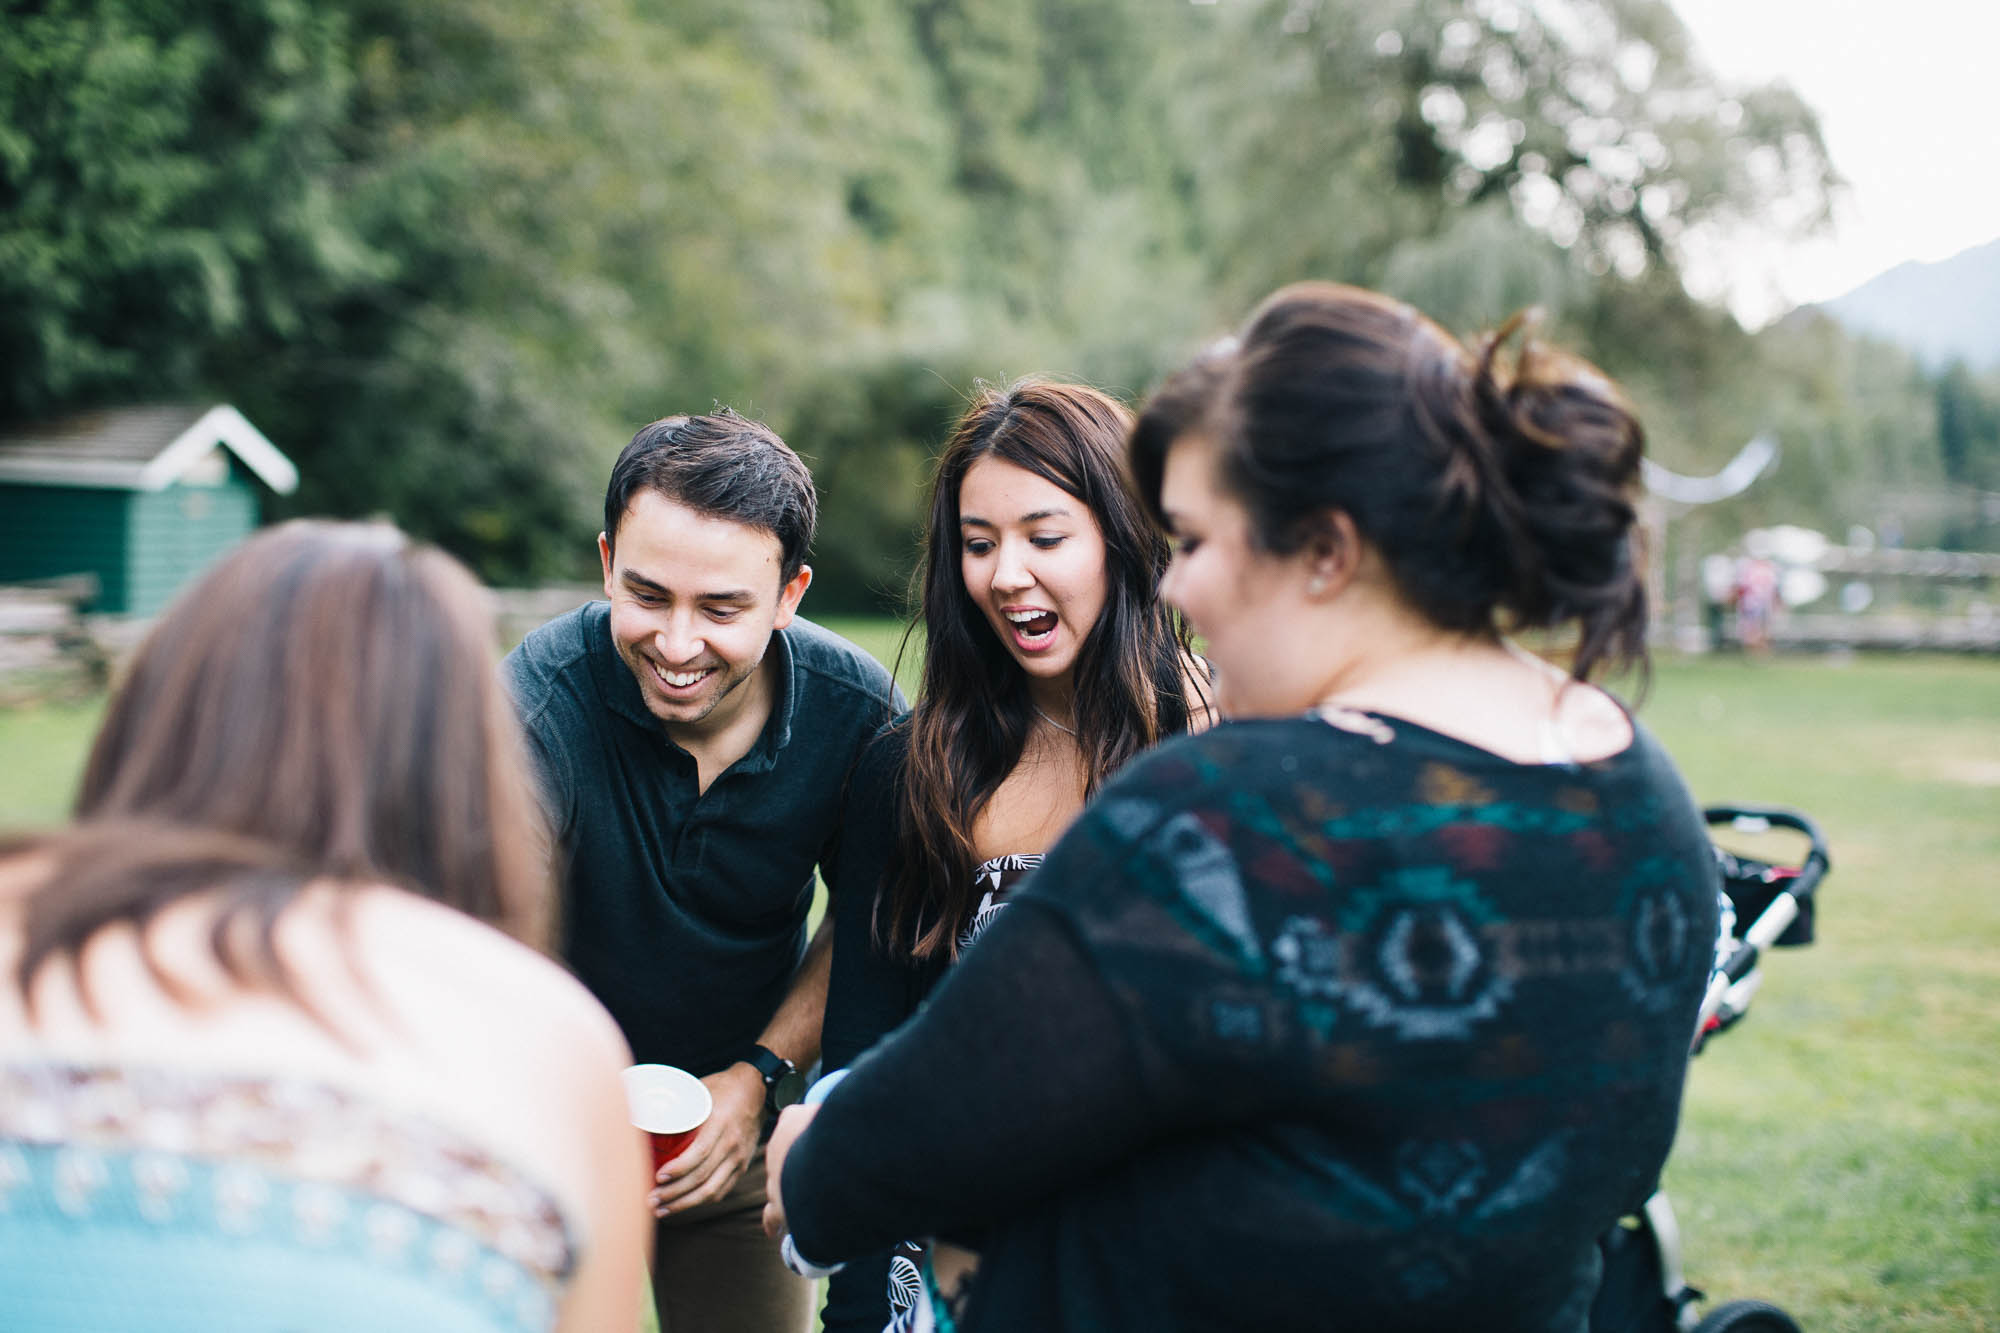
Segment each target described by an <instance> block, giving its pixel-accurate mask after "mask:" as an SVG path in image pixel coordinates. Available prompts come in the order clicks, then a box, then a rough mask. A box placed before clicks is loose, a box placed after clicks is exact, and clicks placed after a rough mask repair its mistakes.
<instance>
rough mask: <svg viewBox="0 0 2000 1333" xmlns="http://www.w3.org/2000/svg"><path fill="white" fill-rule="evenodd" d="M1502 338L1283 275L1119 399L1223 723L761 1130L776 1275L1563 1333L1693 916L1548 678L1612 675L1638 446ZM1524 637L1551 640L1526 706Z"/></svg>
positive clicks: (1605, 734) (1672, 860)
mask: <svg viewBox="0 0 2000 1333" xmlns="http://www.w3.org/2000/svg"><path fill="white" fill-rule="evenodd" d="M1518 333H1519V326H1518V321H1517V322H1515V323H1513V324H1510V325H1509V326H1508V327H1507V328H1506V329H1504V330H1503V331H1502V333H1501V334H1499V335H1495V336H1493V337H1489V338H1487V339H1484V340H1482V341H1480V342H1479V343H1478V344H1476V345H1475V347H1474V348H1472V349H1470V350H1468V349H1467V348H1465V347H1463V346H1461V345H1460V344H1459V343H1458V342H1457V341H1455V340H1454V339H1452V338H1451V337H1450V336H1449V335H1447V334H1446V333H1444V332H1443V331H1442V330H1440V329H1439V328H1437V327H1436V326H1435V325H1434V324H1432V323H1431V322H1430V321H1429V320H1427V319H1425V318H1424V317H1423V316H1421V315H1419V314H1418V313H1416V312H1415V311H1413V310H1411V309H1410V308H1409V307H1407V306H1404V305H1402V304H1400V303H1398V302H1395V301H1393V300H1390V299H1388V298H1386V297H1383V296H1380V295H1378V294H1375V293H1372V292H1366V291H1361V290H1357V289H1355V288H1350V287H1339V286H1332V285H1325V284H1305V285H1300V286H1294V287H1288V288H1285V289H1284V290H1282V291H1279V292H1278V293H1276V294H1275V295H1273V296H1272V297H1270V298H1269V299H1268V300H1266V301H1265V302H1264V303H1263V305H1261V306H1260V307H1259V308H1258V309H1257V311H1256V312H1255V313H1254V314H1253V315H1252V316H1251V317H1250V320H1249V321H1248V323H1247V324H1246V325H1245V327H1244V329H1243V331H1242V333H1241V335H1240V336H1239V337H1237V338H1235V339H1232V340H1229V341H1226V342H1224V343H1220V344H1218V345H1216V346H1215V347H1214V348H1213V349H1211V350H1210V351H1209V352H1208V353H1207V354H1205V355H1204V356H1202V357H1201V358H1199V359H1198V360H1197V361H1196V362H1195V363H1194V364H1192V365H1191V366H1189V367H1188V368H1186V369H1185V370H1183V371H1181V372H1180V373H1178V374H1176V375H1175V376H1173V377H1172V378H1171V379H1169V380H1168V381H1167V383H1166V384H1165V385H1164V386H1163V387H1162V388H1161V389H1160V390H1159V391H1158V392H1157V393H1156V394H1155V395H1154V397H1153V399H1152V401H1151V402H1150V403H1149V404H1148V405H1147V407H1146V408H1145V410H1144V411H1143V412H1142V413H1141V415H1140V418H1139V421H1138V424H1137V426H1136V428H1135V430H1134V432H1133V437H1132V441H1131V448H1130V459H1131V465H1132V473H1133V475H1134V477H1135V479H1136V481H1137V483H1138V489H1139V491H1140V494H1141V495H1142V496H1143V497H1144V498H1145V500H1146V502H1147V503H1148V504H1149V505H1150V506H1151V507H1152V508H1153V510H1154V512H1155V513H1156V514H1157V515H1158V517H1159V518H1160V519H1161V520H1162V521H1163V523H1164V524H1165V525H1166V527H1167V529H1168V531H1169V532H1170V533H1171V534H1172V537H1173V541H1174V548H1175V551H1174V559H1173V565H1172V568H1171V570H1170V572H1169V574H1168V576H1167V579H1166V582H1165V585H1164V590H1163V591H1164V595H1165V597H1166V598H1167V599H1168V600H1169V601H1171V602H1173V603H1175V604H1176V605H1178V606H1179V607H1180V608H1181V609H1182V610H1183V611H1184V612H1185V613H1186V614H1187V615H1188V617H1189V618H1190V620H1191V621H1192V623H1193V626H1194V628H1195V630H1196V631H1197V632H1198V633H1199V634H1201V635H1202V636H1203V639H1204V640H1205V649H1206V652H1207V653H1208V655H1209V657H1210V659H1211V660H1212V661H1213V663H1214V664H1215V667H1216V669H1217V683H1218V689H1219V702H1220V704H1221V707H1222V709H1223V711H1224V713H1225V715H1226V716H1228V717H1230V718H1232V719H1235V720H1233V721H1230V722H1227V723H1224V724H1222V725H1219V726H1217V727H1215V728H1213V729H1211V730H1209V731H1207V732H1205V733H1203V734H1201V735H1198V736H1190V737H1186V738H1183V739H1180V740H1176V741H1171V742H1169V743H1167V744H1165V745H1163V746H1161V747H1160V748H1159V749H1158V750H1156V751H1154V752H1153V753H1151V754H1149V755H1146V756H1144V757H1142V758H1140V759H1139V760H1138V761H1136V762H1135V763H1133V764H1132V765H1131V766H1130V767H1128V768H1127V769H1125V770H1124V771H1123V772H1122V773H1121V774H1119V775H1118V776H1117V777H1116V778H1114V779H1113V780H1111V781H1110V782H1108V783H1106V784H1105V786H1104V788H1103V790H1102V791H1101V792H1099V793H1098V795H1097V797H1096V799H1095V800H1094V801H1093V802H1092V803H1091V805H1090V806H1089V808H1088V809H1087V810H1086V811H1085V812H1084V814H1083V816H1082V817H1081V818H1080V819H1079V820H1078V821H1077V822H1076V823H1075V824H1074V825H1073V826H1072V827H1071V829H1070V831H1069V832H1068V833H1067V834H1065V835H1064V837H1063V839H1062V841H1061V842H1060V843H1058V844H1057V846H1056V847H1055V848H1054V849H1053V850H1052V851H1051V852H1050V854H1049V856H1048V859H1047V860H1046V861H1045V862H1044V864H1043V866H1042V868H1041V871H1040V873H1039V874H1038V875H1037V877H1036V878H1035V880H1034V881H1033V882H1032V883H1031V884H1029V885H1028V886H1027V887H1026V888H1025V889H1024V890H1023V891H1022V892H1021V893H1020V894H1019V895H1017V896H1016V898H1015V900H1014V904H1013V905H1012V906H1011V907H1010V908H1009V909H1008V912H1007V914H1006V916H1005V918H1004V919H1002V920H1001V921H999V922H997V923H996V924H995V925H994V927H993V928H992V929H991V930H990V931H988V932H987V934H986V936H985V938H984V939H982V941H981V943H980V946H979V948H978V949H977V950H975V951H973V952H972V953H971V954H969V955H968V956H967V957H966V959H965V960H964V962H963V963H962V964H960V966H958V967H957V968H955V969H954V971H953V974H952V975H951V976H949V977H948V978H946V980H945V981H944V983H943V984H942V985H941V986H940V987H939V988H938V990H937V992H936V993H935V994H934V995H933V996H932V997H931V1000H930V1004H929V1006H928V1008H927V1009H926V1010H925V1012H924V1013H922V1014H921V1015H920V1016H919V1017H918V1018H917V1020H916V1021H915V1022H913V1023H911V1024H910V1025H908V1026H907V1027H905V1028H903V1029H902V1030H901V1031H899V1032H897V1033H896V1034H895V1035H894V1036H892V1037H891V1038H890V1039H889V1040H888V1041H887V1042H885V1043H884V1044H883V1045H882V1046H881V1047H880V1048H879V1049H878V1050H877V1051H876V1052H875V1053H874V1054H872V1055H871V1056H870V1057H869V1058H868V1060H866V1061H864V1062H863V1063H862V1064H861V1065H860V1066H858V1067H857V1068H856V1069H855V1070H854V1072H853V1074H852V1076H851V1077H849V1078H848V1079H847V1080H846V1081H845V1082H843V1083H842V1084H841V1085H840V1086H839V1087H837V1088H835V1089H834V1090H833V1091H832V1094H831V1095H830V1096H829V1097H828V1098H827V1099H826V1100H825V1102H824V1104H823V1105H822V1106H819V1107H817V1108H802V1109H800V1110H797V1111H794V1112H789V1113H788V1115H789V1116H790V1119H789V1120H788V1121H785V1122H781V1124H780V1125H779V1128H778V1132H777V1136H776V1138H775V1139H774V1141H773V1143H772V1146H771V1150H770V1158H771V1163H772V1166H771V1169H770V1174H771V1180H772V1182H773V1183H772V1199H773V1205H772V1209H771V1211H770V1214H769V1217H770V1220H772V1221H774V1222H775V1221H776V1220H778V1219H779V1218H780V1217H782V1218H783V1219H784V1220H786V1221H787V1222H788V1223H789V1226H790V1229H791V1232H792V1236H793V1243H794V1244H795V1246H796V1248H797V1250H798V1251H799V1252H800V1253H801V1254H802V1255H804V1256H806V1257H807V1258H808V1259H810V1260H812V1261H813V1262H816V1263H827V1262H831V1261H835V1260H839V1259H843V1258H846V1257H849V1256H851V1255H853V1254H856V1253H860V1252H864V1251H866V1250H867V1249H868V1248H869V1247H871V1246H873V1245H877V1244H880V1243H881V1242H882V1241H883V1240H885V1239H887V1238H890V1237H894V1236H898V1235H904V1234H910V1233H924V1232H929V1233H937V1234H941V1235H944V1236H947V1237H959V1236H976V1237H977V1238H978V1240H979V1243H980V1251H981V1255H982V1263H981V1266H980V1268H979V1270H978V1272H977V1274H976V1276H975V1278H974V1280H973V1281H972V1283H971V1285H970V1289H969V1293H967V1294H966V1295H965V1298H964V1299H962V1300H960V1301H958V1302H955V1303H939V1304H938V1305H937V1307H936V1309H935V1313H936V1315H937V1316H938V1317H939V1323H940V1326H947V1325H949V1326H955V1327H957V1328H960V1329H966V1330H979V1329H1013V1328H1036V1329H1086V1328H1088V1329H1099V1330H1101V1329H1131V1330H1142V1329H1143V1330H1177V1329H1188V1330H1193V1329H1224V1328H1256V1329H1260V1330H1275V1329H1299V1330H1306V1329H1312V1330H1327V1329H1347V1328H1353V1329H1367V1330H1382V1329H1447V1328H1479V1329H1483V1330H1489V1331H1506V1330H1536V1331H1537V1333H1542V1331H1548V1333H1581V1330H1583V1329H1584V1328H1585V1326H1586V1321H1587V1318H1588V1312H1589V1307H1590V1302H1591V1298H1592V1295H1593V1294H1594V1291H1595V1288H1596V1285H1597V1280H1598V1271H1599V1265H1598V1258H1597V1249H1596V1242H1597V1238H1598V1237H1599V1235H1600V1234H1602V1233H1603V1232H1604V1231H1605V1230H1606V1229H1607V1228H1608V1227H1610V1226H1611V1225H1612V1224H1613V1223H1614V1221H1615V1220H1616V1219H1617V1218H1618V1217H1619V1216H1620V1215H1621V1214H1623V1213H1624V1212H1626V1211H1628V1210H1630V1209H1632V1208H1634V1207H1636V1206H1637V1205H1638V1204H1639V1203H1640V1202H1641V1201H1642V1200H1643V1199H1644V1198H1645V1197H1646V1195H1647V1194H1648V1193H1649V1192H1650V1190H1651V1189H1652V1187H1653V1185H1654V1183H1655V1179H1656V1177H1657V1174H1658V1172H1659V1169H1660V1167H1661V1165H1662V1163H1663V1162H1664V1161H1665V1159H1666V1155H1667V1149H1668V1147H1669V1145H1670V1143H1671V1141H1672V1138H1673V1133H1674V1127H1675V1124H1676V1121H1677V1118H1678V1114H1679V1105H1680V1096H1681V1088H1682V1083H1683V1080H1684V1078H1685V1075H1686V1068H1687V1057H1688V1045H1689V1040H1690V1037H1691V1036H1692V1033H1693V1026H1694V1018H1695V1013H1696V1009H1697V1007H1698V1005H1699V1002H1700V997H1701V992H1702V988H1703V985H1704V983H1705V981H1706V979H1707V975H1708V969H1709V964H1710V961H1711V959H1710V955H1711V953H1712V942H1713V940H1714V936H1715V924H1716V922H1715V912H1716V905H1715V904H1716V897H1715V886H1714V869H1713V860H1712V855H1711V853H1710V850H1709V843H1708V840H1707V837H1706V832H1705V829H1704V826H1703V822H1702V820H1701V817H1700V815H1699V812H1698V811H1697V810H1696V809H1695V807H1694V805H1693V803H1692V801H1691V800H1690V799H1689V797H1688V795H1687V792H1686V790H1685V788H1684V787H1683V786H1682V784H1681V782H1680V779H1679V778H1678V776H1677V775H1676V774H1675V772H1674V769H1673V767H1672V765H1671V764H1670V763H1669V762H1668V760H1667V758H1666V756H1665V755H1664V754H1663V753H1662V752H1661V750H1660V748H1659V746H1658V745H1657V744H1656V743H1655V742H1654V741H1653V740H1652V738H1651V737H1650V736H1649V735H1648V734H1647V733H1646V731H1645V729H1644V728H1642V727H1640V726H1639V725H1638V723H1637V722H1636V721H1635V720H1634V719H1633V718H1632V717H1631V715H1630V714H1629V713H1628V712H1627V711H1626V710H1625V709H1624V707H1623V706H1622V705H1620V704H1619V703H1618V702H1617V701H1616V700H1615V699H1613V698H1612V697H1611V696H1610V695H1608V694H1606V693H1604V692H1603V691H1602V690H1600V689H1599V688H1597V687H1596V686H1594V685H1592V684H1590V683H1589V680H1590V678H1591V677H1592V676H1593V675H1594V674H1595V673H1596V672H1597V671H1599V670H1600V669H1602V668H1604V667H1608V666H1611V665H1614V664H1640V663H1642V662H1643V657H1644V651H1645V648H1644V628H1645V598H1644V593H1643V585H1642V582H1641V575H1640V571H1639V568H1638V565H1637V562H1636V560H1635V558H1634V553H1633V542H1634V538H1635V535H1636V534H1635V531H1634V510H1633V499H1634V495H1635V493H1636V490H1637V486H1638V471H1639V460H1640V453H1641V447H1642V436H1641V432H1640V428H1639V424H1638V422H1637V421H1636V420H1635V419H1634V417H1633V416H1632V413H1631V410H1630V409H1629V407H1628V406H1627V405H1626V404H1625V402H1624V400H1623V398H1622V397H1621V396H1620V395H1619V393H1618V391H1617V390H1616V389H1615V388H1614V387H1613V386H1612V385H1611V384H1610V382H1609V381H1607V380H1606V379H1605V378H1604V377H1603V376H1602V375H1600V374H1598V373H1597V372H1596V371H1595V370H1593V369H1591V368H1590V367H1588V366H1586V365H1584V364H1582V363H1581V362H1578V361H1576V360H1574V359H1572V358H1568V357H1565V356H1562V355H1560V354H1558V353H1556V352H1554V351H1551V350H1548V349H1545V348H1543V347H1540V346H1538V345H1536V344H1533V343H1531V342H1525V341H1524V342H1523V343H1522V345H1521V346H1520V347H1519V350H1518V351H1516V352H1515V353H1514V354H1513V355H1512V356H1511V357H1509V356H1507V355H1505V352H1506V349H1507V348H1508V347H1509V346H1510V345H1512V344H1513V342H1514V339H1515V337H1516V336H1517V335H1518ZM1520 630H1537V631H1550V632H1556V631H1567V632H1570V633H1573V634H1574V636H1575V643H1574V651H1573V655H1572V656H1571V658H1570V663H1571V665H1570V668H1569V670H1568V671H1566V672H1565V671H1562V670H1558V669H1556V668H1554V667H1552V666H1549V665H1547V664H1545V663H1544V662H1542V661H1541V660H1539V659H1537V658H1536V657H1534V656H1532V655H1531V654H1529V653H1527V652H1525V651H1523V650H1521V649H1520V648H1518V647H1516V646H1515V645H1514V644H1513V643H1512V642H1511V641H1510V639H1509V638H1508V635H1509V634H1511V633H1514V632H1517V631H1520ZM993 1013H1005V1014H1006V1015H1007V1021H1006V1023H1005V1024H1004V1025H1001V1026H999V1027H997V1028H995V1027H993V1026H992V1025H991V1024H990V1022H989V1021H987V1020H986V1019H985V1018H984V1017H983V1016H987V1015H991V1014H993ZM975 1030H978V1031H980V1032H981V1033H982V1039H981V1040H980V1042H979V1043H978V1045H977V1049H976V1050H975V1049H971V1048H970V1047H969V1046H968V1034H970V1033H971V1032H973V1031H975ZM815 1117H816V1118H815Z"/></svg>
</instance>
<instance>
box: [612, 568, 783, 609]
mask: <svg viewBox="0 0 2000 1333" xmlns="http://www.w3.org/2000/svg"><path fill="white" fill-rule="evenodd" d="M622 575H623V577H624V579H625V582H626V584H627V585H628V586H630V587H633V588H638V589H641V590H642V591H645V592H656V593H661V594H669V595H670V594H671V591H672V590H671V589H669V588H668V587H667V586H666V585H665V584H664V583H655V582H654V581H653V580H652V579H649V578H647V577H646V576H645V575H644V574H641V573H639V572H638V571H637V570H632V569H627V570H624V571H622ZM695 600H696V601H697V602H745V603H748V602H754V601H756V600H757V594H756V593H754V592H751V591H750V590H749V589H748V588H732V589H729V590H728V591H726V592H704V593H698V594H697V595H696V596H695Z"/></svg>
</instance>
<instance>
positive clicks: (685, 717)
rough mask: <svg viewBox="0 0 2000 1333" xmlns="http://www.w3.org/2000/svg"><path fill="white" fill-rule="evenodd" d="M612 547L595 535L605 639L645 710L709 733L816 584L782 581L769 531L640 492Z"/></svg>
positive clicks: (733, 708)
mask: <svg viewBox="0 0 2000 1333" xmlns="http://www.w3.org/2000/svg"><path fill="white" fill-rule="evenodd" d="M612 536H613V537H614V538H615V545H614V543H613V541H611V540H607V539H606V538H605V537H602V536H600V537H599V538H598V554H599V556H600V557H601V558H602V560H603V562H604V595H605V596H606V597H607V598H609V599H610V602H611V640H612V642H613V643H614V644H615V645H617V648H618V656H619V657H620V658H621V659H622V660H623V661H624V663H625V665H626V667H627V668H628V669H629V670H630V671H631V672H632V675H633V678H634V679H636V680H637V681H638V682H639V694H640V697H642V698H643V699H644V700H645V701H646V708H647V711H649V712H650V713H652V715H653V716H654V717H657V718H659V719H660V721H662V722H664V723H666V724H667V726H668V727H669V729H673V728H681V727H685V728H689V729H690V730H692V731H695V732H699V733H713V732H716V731H719V730H720V729H721V728H723V727H725V726H727V725H728V724H729V723H730V722H731V721H733V720H734V719H735V718H736V716H737V714H738V712H739V711H740V710H741V709H742V707H743V706H744V704H745V702H746V701H747V700H748V699H749V698H750V697H751V695H752V694H753V693H755V691H753V690H748V689H745V688H744V686H745V685H746V684H748V683H749V682H750V681H752V680H753V678H754V677H755V675H756V672H757V667H758V665H759V664H760V663H761V662H762V661H763V660H764V653H765V651H766V650H767V649H768V648H769V647H770V645H771V634H772V632H773V631H774V630H779V629H783V628H784V627H785V626H786V625H788V624H790V623H791V621H792V616H793V614H794V613H795V612H796V611H797V609H798V605H799V598H800V597H801V596H802V595H803V594H804V593H805V590H806V585H807V584H808V583H809V582H811V580H812V571H811V570H810V569H803V568H802V569H801V570H800V571H799V573H798V574H797V575H796V576H795V577H794V578H793V579H792V580H791V581H790V582H785V581H784V580H783V577H782V576H783V549H782V547H781V546H780V544H779V542H778V538H777V537H776V535H775V534H773V533H770V532H766V531H765V530H763V529H762V528H755V527H751V526H749V525H747V524H743V523H735V522H732V521H730V520H729V519H725V518H716V517H714V516H713V515H710V514H704V513H702V512H700V511H699V510H696V509H690V508H689V507H688V506H686V505H684V504H681V503H679V502H678V501H675V500H670V499H668V498H667V497H666V496H664V495H662V494H660V493H659V492H658V491H652V490H641V491H639V492H637V493H636V494H635V495H634V496H633V497H632V502H631V504H629V505H627V506H626V508H625V514H624V517H623V518H622V519H621V520H620V522H619V524H618V531H617V532H616V533H615V534H612Z"/></svg>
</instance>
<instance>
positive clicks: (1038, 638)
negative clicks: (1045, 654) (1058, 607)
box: [1002, 611, 1057, 653]
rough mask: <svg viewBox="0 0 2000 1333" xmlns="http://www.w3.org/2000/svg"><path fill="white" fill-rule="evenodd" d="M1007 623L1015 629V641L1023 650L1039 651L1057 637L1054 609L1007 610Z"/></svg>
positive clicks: (1005, 613) (1029, 651)
mask: <svg viewBox="0 0 2000 1333" xmlns="http://www.w3.org/2000/svg"><path fill="white" fill-rule="evenodd" d="M1002 614H1003V615H1005V616H1006V618H1007V624H1008V625H1009V626H1010V627H1011V628H1012V629H1013V631H1014V642H1015V643H1016V644H1017V645H1019V646H1020V649H1021V651H1022V652H1027V653H1038V652H1040V651H1042V650H1043V649H1044V648H1047V647H1048V646H1049V645H1050V644H1052V643H1054V642H1055V639H1056V624H1057V621H1056V613H1055V612H1053V611H1007V612H1003V613H1002Z"/></svg>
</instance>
